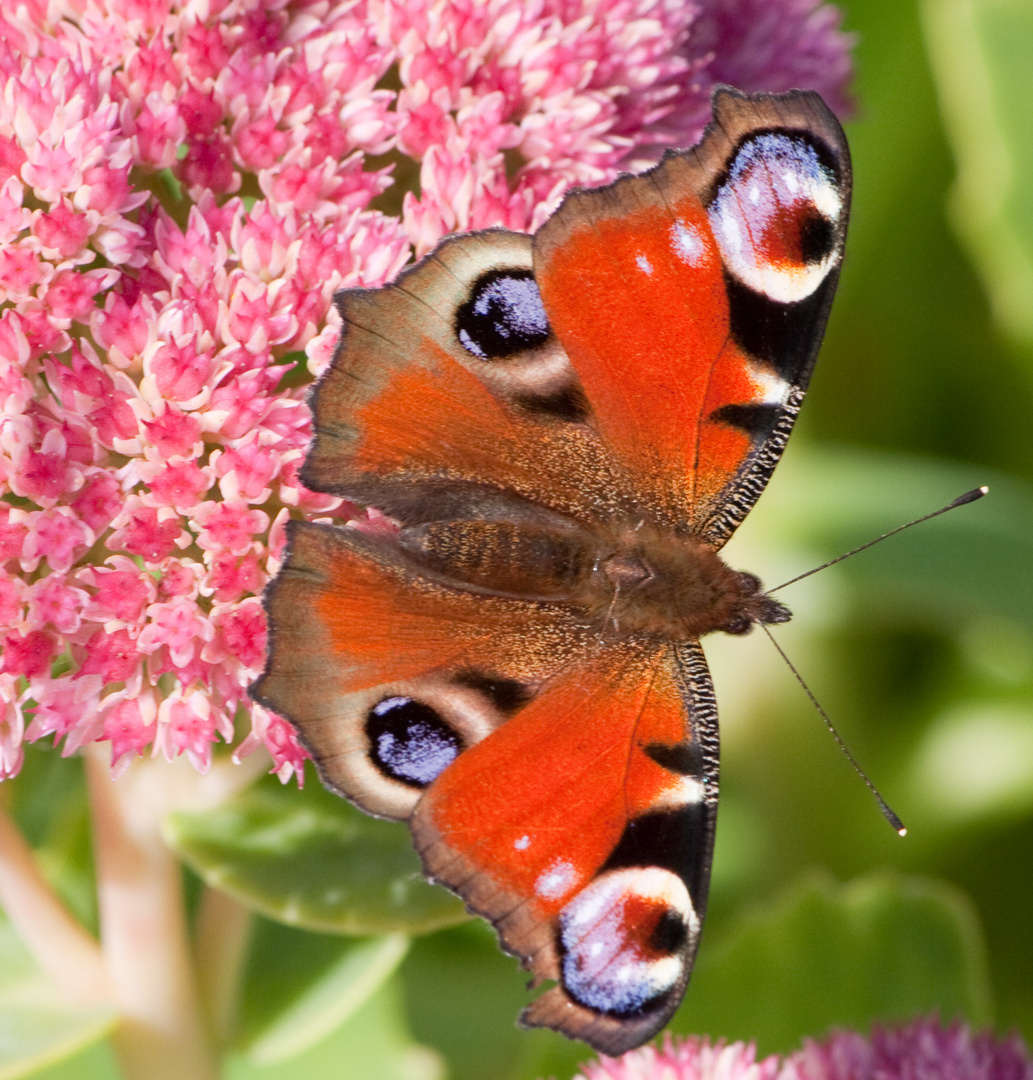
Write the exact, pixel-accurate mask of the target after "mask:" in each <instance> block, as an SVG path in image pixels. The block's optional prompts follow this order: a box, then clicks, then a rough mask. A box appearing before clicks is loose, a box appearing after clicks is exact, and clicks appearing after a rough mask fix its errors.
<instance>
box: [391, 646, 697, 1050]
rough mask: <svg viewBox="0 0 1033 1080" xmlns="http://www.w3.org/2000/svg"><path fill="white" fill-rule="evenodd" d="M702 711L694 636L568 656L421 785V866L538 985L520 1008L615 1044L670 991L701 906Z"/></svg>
mask: <svg viewBox="0 0 1033 1080" xmlns="http://www.w3.org/2000/svg"><path fill="white" fill-rule="evenodd" d="M717 749H718V748H717V716H716V711H715V708H714V701H713V694H712V690H711V686H710V680H709V676H708V674H707V670H706V664H705V661H704V660H703V655H702V651H701V650H700V649H699V646H698V645H697V644H689V645H684V646H677V647H674V646H664V647H662V648H660V649H659V650H655V651H652V652H649V651H646V652H638V653H636V652H631V651H629V652H627V653H625V654H624V655H621V656H617V657H614V656H613V655H612V654H611V655H608V656H606V657H604V658H600V659H598V660H595V661H594V662H589V663H580V664H574V665H570V666H569V667H568V668H567V669H565V670H564V671H562V672H561V673H560V674H558V675H557V676H556V677H555V678H554V679H553V680H551V681H550V682H549V683H548V684H547V685H546V686H545V688H543V690H542V692H541V694H540V695H539V696H537V697H536V698H535V699H534V701H533V702H531V703H530V704H529V705H528V706H527V707H526V708H525V709H524V710H523V711H521V712H520V714H519V715H518V716H517V717H515V718H514V719H513V720H511V721H509V722H508V723H507V724H506V726H505V727H503V728H502V729H500V730H499V731H497V732H496V733H495V735H493V736H492V737H491V738H490V739H486V740H485V741H483V742H481V743H479V744H478V745H477V746H475V747H474V748H473V749H471V750H470V751H469V752H468V753H466V754H464V755H462V756H461V757H459V758H458V760H457V761H456V762H455V763H454V765H452V766H451V767H450V768H449V769H448V770H446V771H445V772H444V773H443V774H442V775H441V777H440V778H439V779H438V780H437V781H436V782H435V783H434V784H433V785H432V786H431V787H430V788H429V789H428V790H427V792H426V794H425V795H424V796H423V798H422V799H421V801H420V802H419V804H418V805H417V807H416V810H415V813H414V815H413V818H412V822H411V825H412V830H413V836H414V840H415V843H416V847H417V849H418V850H419V852H420V854H421V856H422V857H423V860H424V865H425V866H426V868H427V870H428V872H429V873H430V874H431V875H432V876H433V877H435V878H438V879H439V880H441V881H443V882H444V883H445V884H447V885H449V886H450V887H451V888H452V889H453V890H454V891H456V892H458V893H459V895H460V896H462V897H463V898H464V899H465V900H466V901H467V903H468V905H469V906H470V907H471V909H472V910H474V911H476V912H478V913H480V914H483V915H485V916H486V917H487V918H489V919H490V920H491V921H492V922H493V923H494V925H495V927H496V929H497V931H498V933H499V938H500V940H501V942H502V944H503V946H504V947H505V948H506V949H508V950H509V951H510V952H512V953H514V954H516V955H517V956H519V957H520V958H521V959H522V960H523V962H524V964H525V966H527V967H528V968H530V970H531V971H532V972H533V973H534V975H535V977H536V979H535V981H536V982H537V983H541V982H542V981H548V982H553V983H555V985H554V986H552V987H551V988H550V989H548V990H546V991H545V992H544V993H543V994H541V995H540V996H539V997H538V998H536V999H535V1001H534V1002H533V1003H532V1004H531V1005H530V1006H529V1007H528V1008H527V1009H526V1010H525V1011H524V1013H523V1015H522V1017H521V1020H522V1022H523V1023H525V1024H527V1025H528V1026H536V1027H550V1028H554V1029H556V1030H557V1031H560V1032H562V1033H563V1034H565V1035H567V1036H569V1037H571V1038H577V1039H581V1040H583V1041H584V1042H587V1043H588V1044H589V1045H590V1046H592V1047H594V1048H595V1049H596V1050H598V1051H600V1052H602V1053H606V1054H611V1055H616V1054H620V1053H623V1052H624V1051H626V1050H628V1049H631V1048H632V1047H634V1046H638V1045H640V1044H641V1043H642V1042H644V1041H645V1040H646V1039H649V1038H651V1037H652V1036H653V1035H654V1034H655V1033H656V1032H657V1031H659V1030H660V1028H661V1027H663V1025H664V1024H665V1023H666V1022H667V1021H668V1019H669V1018H670V1016H671V1014H672V1013H673V1012H674V1010H675V1009H676V1008H677V1007H678V1004H679V1002H680V1001H681V999H682V996H683V994H684V991H685V985H686V983H687V981H688V977H689V973H690V971H691V969H692V963H693V960H694V957H695V953H696V947H697V944H698V942H699V934H700V928H701V925H702V920H703V916H704V913H705V909H706V900H707V889H708V885H709V876H710V858H711V853H712V850H713V841H714V826H715V819H716V813H717V779H718V762H717Z"/></svg>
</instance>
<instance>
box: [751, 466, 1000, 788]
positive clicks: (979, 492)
mask: <svg viewBox="0 0 1033 1080" xmlns="http://www.w3.org/2000/svg"><path fill="white" fill-rule="evenodd" d="M989 490H990V489H989V488H988V487H986V485H984V486H983V487H977V488H975V489H973V490H972V491H966V492H965V494H964V495H959V496H958V497H957V498H956V499H955V500H954V501H953V502H949V503H947V505H946V506H941V507H940V509H939V510H934V511H933V512H932V513H931V514H926V515H925V516H924V517H920V518H915V520H914V521H909V522H907V523H906V524H904V525H898V526H897V527H896V528H895V529H890V531H889V532H888V533H883V534H882V536H877V537H876V538H875V539H874V540H869V541H868V543H867V544H862V545H861V546H860V547H855V548H854V550H853V551H848V552H846V554H844V555H837V556H836V557H835V558H834V559H829V561H828V562H826V563H822V564H821V566H816V567H815V568H814V569H813V570H808V571H806V573H803V574H797V575H796V577H794V578H790V579H789V580H788V581H783V582H782V584H781V585H776V586H775V587H774V588H773V589H768V592H769V593H774V592H778V590H779V589H784V588H785V587H786V586H787V585H795V584H796V582H798V581H803V579H804V578H808V577H810V576H811V574H816V573H817V572H818V571H819V570H825V569H827V568H828V567H830V566H835V565H836V563H838V562H842V561H843V560H844V559H849V558H850V556H851V555H856V554H857V553H858V552H859V551H864V550H865V549H866V548H870V547H874V546H875V545H876V544H881V543H882V541H883V540H887V539H889V537H891V536H896V535H897V533H899V532H903V531H904V530H905V529H910V528H911V526H912V525H921V524H922V522H923V521H929V520H930V519H931V518H934V517H939V516H940V515H941V514H946V513H947V511H948V510H953V509H954V508H955V507H958V506H966V505H967V504H968V503H973V502H975V501H976V500H977V499H981V498H982V497H983V496H984V495H985V494H986V493H987V492H988V491H989ZM769 636H770V635H769ZM776 648H777V646H776ZM779 651H780V652H781V650H779ZM787 662H788V661H787ZM789 666H790V667H792V664H790V665H789ZM797 678H799V676H797ZM807 692H808V693H810V691H809V690H808V691H807ZM862 775H864V774H863V773H862ZM872 790H874V788H873V789H872Z"/></svg>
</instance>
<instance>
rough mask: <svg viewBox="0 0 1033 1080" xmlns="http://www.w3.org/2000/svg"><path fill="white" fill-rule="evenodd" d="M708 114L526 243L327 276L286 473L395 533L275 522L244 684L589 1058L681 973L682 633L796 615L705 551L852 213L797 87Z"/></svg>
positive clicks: (716, 539)
mask: <svg viewBox="0 0 1033 1080" xmlns="http://www.w3.org/2000/svg"><path fill="white" fill-rule="evenodd" d="M714 107H715V123H714V124H713V125H712V126H711V128H710V129H708V133H707V135H706V137H705V138H704V140H703V142H702V143H701V144H700V145H699V146H698V147H696V148H694V149H693V150H690V151H684V152H680V153H678V154H673V155H668V156H667V157H666V158H665V160H664V162H663V163H662V164H661V165H660V166H658V167H657V168H656V169H654V170H652V171H651V172H650V173H647V174H645V175H643V176H640V177H626V178H623V179H621V180H619V181H617V182H616V183H615V184H613V185H611V186H610V187H608V188H604V189H599V190H596V191H588V192H576V193H574V194H572V195H570V196H568V197H567V199H566V200H565V201H564V203H563V204H562V206H561V207H560V209H559V210H558V211H557V212H556V213H555V214H554V215H553V217H552V218H550V219H549V221H548V222H547V223H546V224H545V225H544V226H543V227H542V229H540V230H539V232H538V233H537V234H536V235H535V236H534V237H529V236H524V235H521V234H515V233H510V232H506V231H504V230H486V231H484V232H480V233H473V234H469V235H466V236H461V237H453V238H449V239H448V240H446V241H444V242H443V243H442V244H441V245H439V247H438V248H437V249H436V250H435V251H434V252H433V253H432V254H431V255H430V256H428V257H427V258H426V259H424V260H423V261H422V262H421V263H419V264H417V265H416V266H414V267H413V268H411V269H410V270H408V271H406V272H405V273H403V275H402V276H401V277H400V278H399V279H398V281H396V282H395V283H394V284H392V285H390V286H387V287H385V288H384V289H379V290H359V291H353V292H349V293H344V294H341V296H340V297H339V299H338V303H339V307H340V309H341V312H342V315H343V318H344V322H345V332H344V334H343V337H342V342H341V345H340V347H339V349H338V353H337V355H336V357H335V359H334V362H333V364H332V365H331V368H330V369H329V370H328V372H327V373H326V375H325V376H324V377H323V379H322V380H321V382H320V384H319V386H318V387H317V389H316V392H315V394H314V396H313V399H312V404H313V411H314V417H315V433H316V434H315V440H314V443H313V446H312V449H311V451H310V454H309V457H308V459H307V461H306V464H305V468H304V470H303V473H302V476H303V478H304V480H305V482H306V483H307V484H308V485H309V486H310V487H312V488H314V489H316V490H321V491H329V492H334V493H336V494H339V495H342V496H344V497H347V498H348V499H351V500H353V501H357V502H361V503H364V504H366V505H369V506H374V507H376V508H378V509H379V510H380V511H382V512H383V513H384V514H386V515H388V517H389V518H390V519H391V523H392V524H391V527H390V528H385V529H378V530H369V529H366V530H364V529H362V528H344V529H342V528H337V527H333V526H328V525H316V524H307V523H292V524H291V526H290V528H289V530H288V533H289V546H288V552H287V556H286V559H285V562H284V566H283V569H282V571H281V573H280V575H279V576H278V578H277V579H276V581H275V582H274V583H273V584H272V585H271V586H270V588H269V590H268V593H267V598H266V603H267V609H268V614H269V620H270V631H271V635H270V636H271V645H270V654H269V661H268V665H267V669H266V672H265V674H264V675H263V677H262V678H261V680H260V681H259V683H258V684H256V687H255V688H254V691H253V692H254V694H255V696H256V698H257V699H258V700H260V701H262V702H263V703H264V704H266V705H267V706H269V707H270V708H272V709H274V710H276V711H277V712H279V713H281V714H282V715H284V716H287V717H288V718H289V719H290V720H291V721H292V722H293V723H294V724H295V726H296V727H297V729H298V732H299V735H300V737H301V738H302V740H303V741H304V743H305V745H306V746H307V747H308V748H309V749H310V751H311V752H312V754H313V757H314V759H315V761H316V764H317V768H318V769H319V772H320V776H321V777H322V779H323V780H324V782H325V783H327V784H328V786H330V787H331V788H333V789H334V790H336V791H338V792H340V793H341V794H343V795H345V796H346V797H348V798H349V799H351V800H352V801H353V802H355V803H356V804H357V805H358V806H360V807H361V808H363V809H365V810H367V811H368V812H370V813H374V814H378V815H381V816H385V817H390V818H396V819H399V820H406V821H408V823H409V826H410V829H411V831H412V834H413V840H414V844H415V846H416V849H417V851H418V852H419V854H420V856H421V858H422V860H423V863H424V867H425V870H426V872H427V873H428V875H429V876H431V877H433V878H435V879H437V880H439V881H441V882H443V883H444V884H446V885H447V886H448V887H449V888H451V889H453V890H454V891H456V892H457V893H458V894H459V895H460V896H462V897H463V898H464V900H465V901H466V902H467V905H468V906H469V907H470V909H471V910H473V911H475V912H477V913H478V914H481V915H483V916H485V917H486V918H488V919H490V920H491V921H492V922H493V923H494V925H495V927H496V929H497V931H498V934H499V937H500V940H501V943H502V945H503V946H504V947H505V948H506V949H508V950H509V951H511V952H513V953H515V954H516V955H518V956H519V957H520V958H521V960H522V961H523V963H524V964H525V966H527V967H528V968H529V969H530V970H531V971H532V972H533V973H534V976H535V980H536V982H539V983H552V984H554V985H552V986H551V987H550V988H549V989H547V990H546V991H545V992H544V993H542V994H541V995H540V996H539V997H537V998H536V999H535V1000H534V1001H533V1002H532V1003H531V1005H530V1006H529V1008H528V1009H527V1010H526V1011H525V1013H524V1016H523V1020H524V1022H525V1023H528V1024H531V1025H539V1026H548V1027H553V1028H555V1029H557V1030H559V1031H562V1032H563V1033H565V1034H567V1035H570V1036H572V1037H577V1038H581V1039H584V1040H585V1041H587V1042H589V1043H590V1044H591V1045H593V1046H595V1047H596V1048H597V1049H599V1050H602V1051H604V1052H607V1053H611V1054H615V1053H619V1052H621V1051H623V1050H625V1049H628V1048H630V1047H632V1046H635V1045H638V1044H639V1043H641V1042H643V1041H644V1040H645V1039H647V1038H649V1037H650V1036H651V1035H652V1034H654V1033H655V1032H656V1031H657V1030H658V1029H659V1028H660V1027H662V1025H663V1024H664V1023H665V1022H666V1020H667V1019H668V1018H669V1017H670V1015H671V1013H672V1012H673V1011H674V1009H675V1008H676V1007H677V1005H678V1003H679V1001H680V1000H681V997H682V995H683V993H684V989H685V986H686V983H687V981H688V977H689V973H690V971H691V966H692V962H693V958H694V955H695V951H696V947H697V944H698V940H699V934H700V929H701V925H702V920H703V915H704V912H705V908H706V898H707V888H708V883H709V875H710V861H711V855H712V850H713V840H714V830H715V823H716V810H717V786H718V785H717V781H718V730H717V713H716V708H715V704H714V697H713V690H712V687H711V684H710V679H709V675H708V673H707V668H706V662H705V659H704V657H703V653H702V649H701V647H700V645H699V641H698V639H699V638H700V637H702V636H704V635H705V634H708V633H711V632H714V631H725V632H728V633H742V632H744V631H746V630H748V629H749V628H750V627H751V626H752V625H754V624H755V623H758V622H761V623H774V622H783V621H785V620H786V619H788V618H789V613H788V611H787V610H786V609H785V608H784V607H783V606H782V605H781V604H780V603H779V602H778V601H776V600H774V599H773V598H772V597H770V596H767V595H765V594H764V592H763V590H762V589H761V586H760V583H759V581H758V580H757V578H756V577H754V576H753V575H751V574H745V573H741V572H739V571H737V570H734V569H732V568H731V567H729V566H728V565H727V564H726V563H725V562H724V561H723V559H722V558H721V556H720V554H719V551H720V549H721V547H722V545H723V544H724V542H725V541H726V540H727V539H728V537H729V536H730V535H731V533H732V532H733V531H734V529H735V527H736V526H737V525H738V524H739V522H740V521H741V520H742V518H743V517H744V516H745V514H746V513H747V512H748V510H749V508H750V507H751V506H752V505H753V503H754V502H755V501H756V498H757V497H758V495H759V494H760V491H761V490H762V488H763V486H764V484H765V483H766V481H767V478H768V477H769V476H770V474H771V471H772V470H773V468H774V466H775V464H776V463H777V461H778V458H779V456H780V454H781V451H782V448H783V447H784V445H785V441H786V439H787V438H788V435H789V431H790V430H791V428H792V424H793V421H794V420H795V417H796V413H797V411H798V409H799V406H800V402H801V400H802V397H803V393H804V390H805V388H806V384H807V381H808V379H809V376H810V371H811V368H812V366H813V362H814V358H815V355H816V352H817V348H818V344H819V342H820V338H821V333H822V330H823V327H824V322H825V319H826V317H827V313H828V308H829V304H830V303H831V298H832V292H833V289H834V286H835V280H836V276H837V273H838V267H839V262H840V259H841V256H842V246H843V240H844V235H845V228H846V215H847V203H848V199H849V190H850V172H849V158H848V155H847V151H846V144H845V141H844V139H843V135H842V131H841V130H840V128H839V125H838V124H837V123H836V121H835V119H834V118H833V117H832V116H831V114H830V113H829V112H828V110H827V109H826V108H825V107H824V105H823V104H822V103H821V102H820V99H818V98H817V97H816V95H813V94H806V93H800V92H794V93H792V94H788V95H782V96H780V97H769V96H757V97H753V98H749V97H744V96H742V95H739V94H736V93H734V92H732V91H726V90H725V91H720V92H719V93H718V94H717V95H715V99H714Z"/></svg>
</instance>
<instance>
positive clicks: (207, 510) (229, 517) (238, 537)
mask: <svg viewBox="0 0 1033 1080" xmlns="http://www.w3.org/2000/svg"><path fill="white" fill-rule="evenodd" d="M195 516H196V520H197V522H198V523H199V524H200V526H201V532H200V535H199V536H198V538H197V543H198V546H199V547H202V548H204V549H205V550H207V551H218V550H219V549H225V550H226V551H229V552H231V553H232V554H234V555H243V554H244V553H245V552H247V551H248V550H249V549H250V547H251V544H252V543H253V541H254V538H255V536H256V535H257V534H258V533H264V532H265V531H266V529H268V528H269V515H268V514H265V513H263V512H262V511H261V510H251V509H250V508H249V507H248V506H247V504H246V503H241V502H232V503H231V502H221V503H206V504H205V505H204V506H202V507H200V508H199V509H198V511H197V513H196V515H195Z"/></svg>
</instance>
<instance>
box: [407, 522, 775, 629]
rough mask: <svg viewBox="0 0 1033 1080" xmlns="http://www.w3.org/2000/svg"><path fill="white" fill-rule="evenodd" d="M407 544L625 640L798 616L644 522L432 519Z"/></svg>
mask: <svg viewBox="0 0 1033 1080" xmlns="http://www.w3.org/2000/svg"><path fill="white" fill-rule="evenodd" d="M399 545H400V547H401V549H402V551H403V552H404V553H405V555H406V556H407V558H408V559H410V560H411V561H412V563H413V564H414V569H418V570H419V572H421V573H422V574H424V575H426V576H428V577H430V578H432V579H434V580H436V581H439V582H442V583H444V584H447V585H451V586H453V587H457V588H461V589H465V590H468V591H472V592H476V593H481V594H485V595H490V596H506V597H513V598H515V599H521V600H532V601H538V602H545V603H559V604H563V605H565V606H569V607H573V608H575V609H579V610H580V611H582V612H584V614H585V616H586V618H587V619H588V620H589V621H591V622H592V623H593V624H595V625H597V626H599V628H600V630H601V631H603V632H605V633H606V634H608V635H617V636H618V637H621V638H625V637H627V638H630V637H635V636H639V635H649V636H655V637H659V638H663V639H667V640H672V641H684V640H688V639H689V638H697V637H701V636H702V635H704V634H708V633H711V632H713V631H715V630H723V631H725V632H726V633H732V634H741V633H745V632H746V631H748V630H749V629H750V627H751V626H752V625H753V624H754V623H758V622H761V623H777V622H786V621H787V620H788V619H789V618H790V613H789V611H788V610H787V609H786V608H785V607H784V606H783V605H782V604H780V603H779V602H778V601H777V600H774V599H772V598H771V597H770V596H767V595H765V594H764V592H763V590H762V587H761V584H760V581H759V580H758V579H757V578H756V577H755V576H754V575H752V574H744V573H740V572H738V571H736V570H733V569H732V568H731V567H729V566H728V565H727V564H726V563H725V562H724V561H723V560H722V559H721V557H720V556H719V555H718V554H717V552H716V551H714V550H713V548H712V547H710V546H709V545H708V544H706V543H704V541H702V540H701V539H699V538H698V537H696V536H694V535H692V534H678V533H676V532H674V531H673V530H670V529H664V528H662V527H660V526H658V525H655V524H653V523H651V522H648V521H644V520H642V519H641V518H639V519H637V520H626V521H612V522H605V523H601V524H599V525H594V526H591V527H590V526H587V525H583V524H579V523H576V522H573V521H570V520H569V519H560V518H559V517H558V516H557V515H555V514H552V513H548V512H546V513H543V514H542V516H541V520H534V518H533V516H532V517H531V518H530V519H522V520H483V519H477V520H452V521H434V522H427V523H424V524H421V525H416V526H411V527H408V528H404V529H402V530H401V532H400V534H399Z"/></svg>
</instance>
